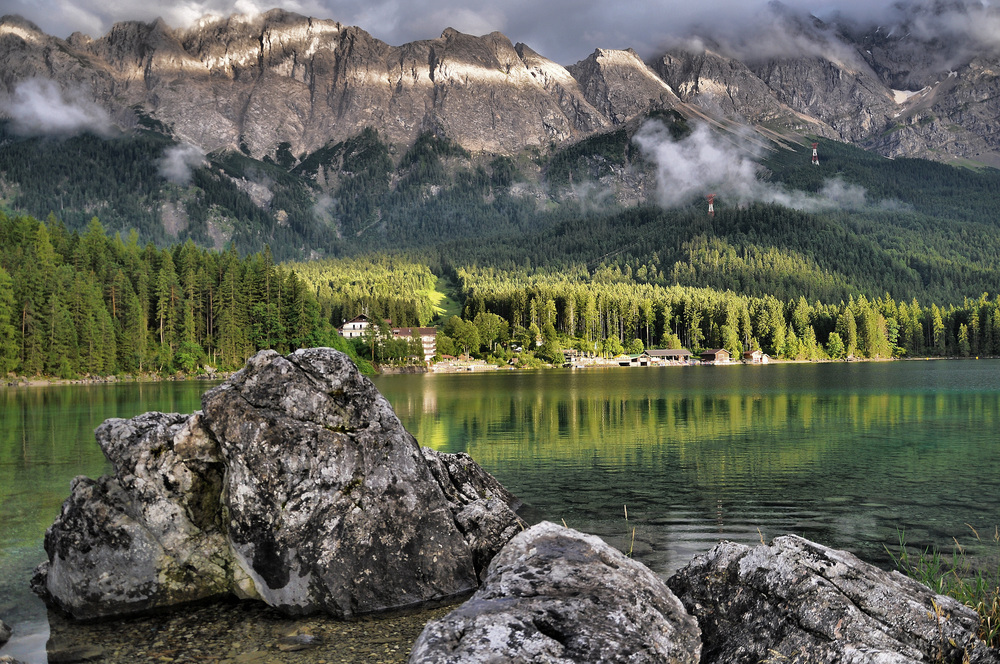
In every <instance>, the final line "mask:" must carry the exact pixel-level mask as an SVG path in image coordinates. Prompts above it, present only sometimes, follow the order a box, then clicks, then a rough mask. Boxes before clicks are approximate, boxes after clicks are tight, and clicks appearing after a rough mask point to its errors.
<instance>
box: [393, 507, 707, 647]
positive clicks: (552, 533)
mask: <svg viewBox="0 0 1000 664" xmlns="http://www.w3.org/2000/svg"><path fill="white" fill-rule="evenodd" d="M700 651H701V642H700V640H699V631H698V625H697V623H696V622H695V620H694V619H693V618H692V617H691V616H690V615H688V613H687V612H686V611H685V610H684V607H683V606H682V605H681V603H680V602H679V601H678V599H677V598H676V597H675V596H674V595H673V593H671V592H670V590H669V589H668V588H667V587H666V585H665V584H664V583H663V581H661V580H660V578H659V577H657V576H656V575H655V574H654V573H653V572H651V571H650V570H649V569H648V568H647V567H646V566H644V565H642V564H641V563H638V562H636V561H633V560H631V559H629V558H627V557H626V556H624V555H623V554H622V553H620V552H619V551H617V550H615V549H613V548H612V547H610V546H608V545H607V544H605V543H604V542H603V541H602V540H600V539H599V538H597V537H594V536H592V535H584V534H583V533H580V532H577V531H575V530H571V529H568V528H563V527H560V526H557V525H555V524H552V523H548V522H543V523H540V524H538V525H536V526H534V527H532V528H531V529H530V530H527V531H525V532H523V533H521V534H520V535H518V536H517V537H515V538H514V539H512V540H511V541H510V542H509V543H508V544H507V546H506V547H504V549H503V550H502V551H501V552H500V554H499V555H497V556H496V558H494V559H493V562H492V563H491V565H490V567H489V570H488V572H487V575H486V578H485V579H484V580H483V585H482V587H481V588H480V589H479V590H478V591H477V592H476V594H475V595H474V596H473V597H472V598H471V599H470V600H468V601H467V602H465V604H463V605H462V606H460V607H459V608H458V609H456V610H454V611H452V612H451V613H449V614H448V615H446V616H445V617H444V618H441V619H440V620H437V621H433V622H431V623H428V625H427V627H425V628H424V631H423V633H421V635H420V638H418V639H417V642H416V643H415V644H414V646H413V651H412V654H411V656H410V662H411V664H415V663H421V664H428V663H431V662H434V663H442V664H443V663H447V662H454V663H458V662H462V663H463V664H474V663H476V662H482V663H486V662H566V663H569V662H632V663H634V664H640V663H642V662H670V663H674V662H676V663H680V662H691V663H694V662H697V661H698V657H699V653H700Z"/></svg>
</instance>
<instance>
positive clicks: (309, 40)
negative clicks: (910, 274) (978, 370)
mask: <svg viewBox="0 0 1000 664" xmlns="http://www.w3.org/2000/svg"><path fill="white" fill-rule="evenodd" d="M959 9H961V11H959ZM907 12H909V13H907ZM977 12H978V13H977ZM990 12H992V13H990ZM897 14H898V15H897V16H896V17H895V18H894V19H893V21H892V22H891V23H890V24H887V25H884V26H866V25H860V24H849V23H848V22H846V21H843V20H841V19H839V18H838V19H836V20H831V21H830V22H824V21H820V20H819V19H817V18H815V17H811V16H808V15H804V14H803V13H801V12H798V11H795V10H793V9H791V8H789V7H788V6H786V5H782V4H780V3H772V6H771V8H770V13H769V15H768V20H767V21H763V20H762V21H761V22H760V25H759V26H757V27H756V28H753V29H748V30H746V31H744V33H745V34H741V35H737V36H735V37H733V38H732V40H731V41H729V42H726V41H725V39H724V38H723V37H722V35H715V37H716V39H715V40H712V39H709V38H707V37H698V38H692V39H690V40H689V41H687V42H683V45H682V46H678V47H676V48H672V49H670V50H669V51H667V52H666V53H664V54H663V55H662V56H660V57H656V58H653V59H651V60H649V61H648V62H644V61H643V59H642V58H640V57H639V55H638V54H637V53H636V52H635V51H633V50H631V49H625V50H613V49H604V48H597V49H595V50H594V51H593V53H592V54H591V55H590V56H589V57H587V58H585V59H584V60H581V61H580V62H578V63H576V64H575V65H572V66H570V67H568V68H566V67H562V66H560V65H559V64H557V63H555V62H553V61H551V60H549V59H547V58H545V57H544V56H543V55H541V54H539V53H537V52H536V51H534V50H533V49H532V48H531V47H530V46H528V45H525V44H516V45H515V44H513V43H512V42H511V40H510V39H508V38H507V37H506V36H505V35H504V34H502V33H500V32H492V33H489V34H485V35H481V36H475V35H469V34H465V33H462V32H460V31H458V30H456V29H454V28H447V29H445V30H444V31H442V33H441V36H440V37H438V38H436V39H429V40H420V41H415V42H411V43H408V44H403V45H401V46H391V45H389V44H386V43H384V42H382V41H380V40H378V39H376V38H374V37H373V36H371V35H370V34H369V33H367V32H366V31H365V30H363V29H362V28H358V27H352V26H344V25H342V24H340V23H338V22H336V21H332V20H321V19H315V18H309V17H306V16H302V15H299V14H295V13H292V12H287V11H284V10H280V9H275V10H271V11H268V12H265V13H261V14H253V15H233V16H228V17H219V16H213V17H206V18H204V19H202V20H201V21H198V22H197V23H196V24H194V25H193V26H191V27H189V28H186V29H183V30H175V29H172V28H171V27H170V26H168V25H166V24H165V23H164V22H163V21H160V20H157V21H154V22H152V23H141V22H125V23H119V24H116V25H115V26H113V27H112V28H111V30H109V32H108V33H107V34H106V35H104V36H101V37H99V38H97V39H91V38H90V37H87V36H86V35H73V37H71V38H70V39H69V40H68V41H65V42H64V41H62V40H58V39H56V38H54V37H50V36H48V35H45V34H43V33H41V32H40V31H39V30H38V28H37V26H35V25H33V24H31V23H30V22H29V21H25V20H24V19H21V18H19V17H4V18H3V19H2V20H0V67H2V71H3V72H4V75H3V79H2V84H3V86H4V88H5V90H3V91H0V93H2V92H6V94H7V95H8V96H9V95H10V94H12V93H13V92H14V90H15V89H16V88H17V86H18V85H19V84H20V83H21V82H23V81H25V80H28V79H31V78H38V77H42V78H49V79H52V80H54V81H56V82H57V83H59V84H60V85H62V86H63V87H64V88H65V87H67V86H69V87H75V88H83V89H86V90H87V91H88V94H90V95H92V96H93V99H94V100H95V101H96V102H97V103H99V104H100V105H102V106H104V107H105V108H106V109H107V110H108V111H109V112H110V113H111V116H112V117H114V118H125V117H127V116H129V115H130V114H133V113H134V111H133V109H136V108H138V109H141V112H142V113H143V114H145V115H148V116H151V117H152V118H154V119H156V120H158V121H159V122H161V123H162V124H163V125H164V126H165V127H167V128H169V130H170V131H171V132H172V133H173V134H174V135H175V136H176V137H178V138H182V139H184V140H186V141H189V142H192V143H195V144H196V145H198V146H199V147H200V148H201V149H203V150H205V151H211V150H217V149H230V150H237V149H239V150H243V151H245V152H247V153H248V154H250V155H252V156H254V157H257V158H263V157H266V156H271V157H274V156H275V155H276V154H277V150H278V147H279V146H284V147H282V149H287V150H290V151H291V154H292V155H294V156H299V155H305V154H308V153H310V152H313V151H315V150H317V149H319V148H321V147H323V146H325V145H327V144H328V143H331V142H337V141H341V140H345V139H347V138H351V137H353V136H356V135H358V134H359V133H360V132H361V131H362V130H364V129H365V128H368V127H372V128H375V129H377V130H378V131H379V132H380V133H381V134H382V136H383V137H384V138H385V139H387V140H389V141H390V142H393V143H398V144H403V145H408V144H410V143H412V142H413V141H414V140H415V139H416V137H417V136H418V135H419V134H420V133H421V132H425V131H432V132H436V133H439V134H443V135H447V136H448V137H449V138H451V139H452V140H454V141H456V142H457V143H459V144H460V145H462V146H463V147H465V148H466V149H468V150H471V151H473V152H479V151H483V152H492V153H505V154H510V153H515V152H518V151H520V150H523V149H525V148H526V147H531V146H547V145H549V144H550V143H552V142H555V143H557V144H558V143H561V142H565V141H575V140H578V139H581V138H584V137H586V136H588V135H589V134H591V133H593V132H596V131H601V130H604V129H606V128H608V127H612V126H617V125H621V124H623V123H625V122H628V121H629V120H630V119H632V118H635V117H636V116H638V115H641V114H643V113H647V112H648V111H649V110H650V109H654V108H674V107H678V104H681V103H685V104H691V105H693V107H699V108H698V109H697V112H698V113H702V114H704V113H707V114H708V115H715V116H723V117H724V118H726V119H728V120H730V121H736V122H742V123H748V124H751V125H765V124H766V125H768V127H769V129H770V130H774V129H779V130H781V131H787V132H792V133H809V134H818V135H822V136H827V137H831V138H837V139H840V140H845V141H851V142H855V143H858V144H860V145H863V146H866V147H869V148H876V149H878V150H880V151H882V152H883V153H884V154H892V155H896V154H910V155H920V156H930V157H934V156H938V157H939V158H940V154H941V150H942V146H943V145H947V150H953V151H957V153H958V154H957V155H956V156H964V157H971V158H976V159H981V160H982V159H985V161H987V162H988V163H990V161H991V159H993V157H991V156H990V155H991V154H993V153H995V152H996V153H1000V138H997V137H998V136H1000V132H996V131H992V130H991V129H990V128H991V127H993V123H992V122H991V121H990V117H996V115H997V114H998V113H997V111H998V110H1000V109H997V108H996V105H997V102H996V101H995V100H996V99H997V98H998V96H997V95H996V94H995V88H996V86H997V83H996V75H995V73H992V72H995V70H996V69H997V63H998V62H1000V57H998V55H997V52H996V48H994V47H991V46H989V44H991V43H993V42H996V41H997V40H996V39H995V36H993V37H990V36H989V35H984V34H980V36H979V37H976V38H975V39H973V42H974V43H971V44H970V43H961V44H959V43H958V42H957V40H951V42H949V41H948V39H947V38H946V37H947V35H948V34H951V33H949V32H948V30H952V31H954V29H955V28H954V27H951V28H949V27H947V26H948V25H955V24H961V23H962V22H963V21H964V22H965V23H969V22H975V21H980V22H982V23H983V24H984V25H985V26H987V28H988V26H990V25H993V23H990V21H991V20H993V18H995V17H996V15H998V11H997V10H995V9H992V8H989V7H986V8H979V9H976V8H974V7H970V6H967V5H961V4H959V5H955V4H954V3H949V2H934V3H929V4H928V3H925V4H924V5H921V6H920V7H918V8H916V9H913V10H910V9H907V10H906V11H904V10H900V11H899V12H897ZM772 19H773V20H772ZM949 21H951V22H952V23H950V24H949ZM956 22H957V23H956ZM935 26H938V27H935ZM940 26H945V27H940ZM755 30H758V31H760V30H762V31H763V32H755ZM983 30H986V28H983V29H980V31H979V32H980V33H983ZM751 33H752V35H751ZM991 39H992V42H991V41H990V40H991ZM991 48H992V49H993V50H991ZM970 49H971V51H970ZM977 49H978V50H977ZM972 62H976V63H977V64H976V66H972V65H971V63H972ZM912 93H920V97H919V99H917V98H916V97H915V96H914V95H913V94H912ZM0 96H3V95H2V94H0ZM903 102H905V103H903ZM918 102H919V103H918ZM133 122H134V119H133ZM126 124H127V123H126ZM929 127H938V128H939V130H936V131H934V132H929V129H928V128H929ZM944 128H949V129H947V132H950V136H951V138H949V139H948V140H945V139H946V138H948V136H947V135H946V132H945V129H944ZM900 131H902V133H901V134H899V135H894V134H897V133H898V132H900ZM887 137H888V138H887ZM952 139H954V140H952ZM942 141H944V143H942ZM996 160H997V162H1000V156H997V157H996Z"/></svg>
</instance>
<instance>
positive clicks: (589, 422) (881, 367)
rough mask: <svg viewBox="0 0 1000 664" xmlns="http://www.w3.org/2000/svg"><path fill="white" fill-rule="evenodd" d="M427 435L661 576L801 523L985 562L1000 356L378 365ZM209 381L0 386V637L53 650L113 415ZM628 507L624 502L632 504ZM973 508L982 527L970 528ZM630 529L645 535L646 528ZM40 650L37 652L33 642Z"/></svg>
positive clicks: (866, 548)
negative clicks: (504, 367) (65, 551)
mask: <svg viewBox="0 0 1000 664" xmlns="http://www.w3.org/2000/svg"><path fill="white" fill-rule="evenodd" d="M375 383H376V385H377V387H378V388H379V389H380V390H382V392H383V393H384V394H385V395H386V396H387V397H388V398H389V400H390V402H391V403H392V404H393V406H394V407H395V408H396V412H397V414H398V415H399V417H400V418H401V419H402V421H403V423H404V424H405V425H406V426H407V428H408V429H409V430H410V431H411V432H412V433H413V434H414V435H415V436H416V438H417V440H418V441H419V442H420V443H421V444H422V445H427V446H430V447H434V448H436V449H440V450H442V451H448V452H457V451H464V452H468V453H469V454H470V455H472V457H473V458H475V459H476V460H477V461H478V462H479V463H480V464H482V465H483V466H484V467H485V468H486V469H487V470H489V471H490V472H492V473H494V474H495V475H496V476H497V477H498V478H499V479H500V481H501V482H503V483H504V484H505V485H506V486H507V487H508V488H509V489H511V490H512V491H513V492H514V493H515V494H517V495H518V496H519V497H520V498H521V499H522V500H523V501H524V502H525V504H526V506H525V508H524V512H523V513H524V515H525V516H526V518H528V519H529V520H530V521H537V520H540V519H548V520H552V521H556V522H565V523H566V524H567V525H569V526H571V527H574V528H578V529H580V530H584V531H587V532H591V533H595V534H598V535H600V536H602V537H604V538H605V539H607V540H608V541H609V542H611V543H612V544H613V545H615V546H617V547H619V548H621V549H623V550H628V549H629V548H632V549H633V551H634V555H635V556H636V557H637V558H638V559H640V560H642V561H643V562H645V563H646V564H647V565H649V566H650V567H651V568H652V569H654V570H655V571H657V572H659V573H661V574H664V575H667V574H669V573H672V572H673V571H674V570H676V569H677V568H678V567H680V566H682V565H683V564H685V563H686V562H687V561H688V560H689V559H690V557H691V556H692V555H694V554H695V553H699V552H702V551H706V550H707V549H709V548H710V547H711V546H712V545H713V544H715V543H716V542H717V541H719V540H720V539H732V540H736V541H740V542H746V543H754V542H759V541H760V539H761V538H764V539H767V540H769V539H770V538H772V537H774V536H776V535H780V534H785V533H796V534H800V535H803V536H805V537H808V538H810V539H814V540H816V541H818V542H821V543H823V544H827V545H830V546H834V547H837V548H844V549H848V550H850V551H853V552H855V553H857V554H858V555H860V556H861V557H862V558H865V559H866V560H870V561H872V562H875V563H877V564H881V565H886V564H887V563H888V556H887V554H886V552H885V547H887V546H888V547H890V548H892V547H894V546H896V544H897V542H898V534H899V532H900V531H901V530H902V531H904V532H905V536H906V540H907V541H908V542H909V543H910V544H912V545H915V546H918V547H920V548H923V547H925V546H940V547H944V548H946V549H948V550H949V551H950V547H951V545H952V543H953V538H957V539H958V541H960V542H961V543H962V544H963V545H966V546H968V547H970V549H969V550H970V551H971V552H972V554H973V555H974V556H976V557H977V560H983V561H985V560H987V559H988V558H989V557H990V556H991V555H992V553H993V551H994V547H993V545H992V542H991V543H990V544H989V545H980V544H977V543H976V541H975V537H974V534H973V531H972V528H975V529H976V530H978V532H979V533H980V534H981V535H982V537H983V538H984V539H989V538H991V537H992V536H993V533H994V528H995V527H996V526H997V525H998V524H1000V509H998V508H1000V444H998V423H1000V422H998V421H1000V360H980V361H907V362H888V363H856V364H773V365H768V366H742V365H741V366H730V367H700V366H698V367H663V368H628V369H624V368H609V369H594V370H582V371H573V370H549V371H538V372H496V373H482V374H429V375H399V376H380V377H377V378H376V379H375ZM207 387H208V384H206V383H204V382H200V381H188V382H162V383H144V384H134V383H132V384H117V385H93V386H75V385H70V386H54V387H31V388H0V617H2V618H3V619H4V620H6V621H7V622H8V623H9V624H11V625H12V626H13V627H14V628H15V630H16V633H17V637H16V638H15V639H14V640H12V642H11V643H10V644H9V645H8V646H6V647H5V648H3V649H0V654H8V653H10V654H15V655H17V654H22V655H24V653H37V652H38V648H39V643H40V644H41V646H40V647H41V651H42V652H44V639H45V634H46V633H47V620H46V612H45V609H44V606H43V605H42V604H41V603H40V602H39V601H38V600H37V599H35V598H34V596H33V595H31V593H30V591H29V590H28V587H27V583H28V580H29V578H30V576H31V571H32V569H33V568H34V566H35V565H37V564H38V563H39V562H41V561H42V560H43V559H44V552H43V550H42V540H43V537H44V533H45V529H46V528H47V527H48V525H49V524H50V523H51V522H52V520H53V519H54V518H55V516H56V515H57V514H58V512H59V507H60V505H61V503H62V501H63V500H64V499H65V498H66V497H67V495H68V493H69V482H70V480H71V479H72V478H73V477H74V476H76V475H89V476H98V475H100V474H103V473H106V472H108V470H109V468H108V465H107V463H106V461H105V460H104V458H103V456H102V454H101V452H100V450H99V448H98V447H97V444H96V442H94V438H93V429H94V428H95V427H96V426H97V425H98V424H100V422H102V421H103V420H104V419H106V418H108V417H131V416H133V415H137V414H139V413H142V412H145V411H147V410H161V411H168V412H192V411H194V410H196V409H198V408H199V407H200V396H201V393H202V392H203V391H204V390H205V389H207ZM626 510H627V513H628V520H627V521H626V519H625V512H626ZM970 526H971V528H970ZM633 533H634V539H633ZM29 661H30V660H29Z"/></svg>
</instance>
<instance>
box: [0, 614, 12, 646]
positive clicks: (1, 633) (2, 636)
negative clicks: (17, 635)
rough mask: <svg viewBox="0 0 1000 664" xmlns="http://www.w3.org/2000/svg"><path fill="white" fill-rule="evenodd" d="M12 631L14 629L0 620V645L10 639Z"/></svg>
mask: <svg viewBox="0 0 1000 664" xmlns="http://www.w3.org/2000/svg"><path fill="white" fill-rule="evenodd" d="M13 633H14V631H13V630H12V629H11V628H10V627H8V626H7V623H5V622H4V621H2V620H0V646H2V645H3V644H5V643H7V642H8V641H10V637H11V634H13Z"/></svg>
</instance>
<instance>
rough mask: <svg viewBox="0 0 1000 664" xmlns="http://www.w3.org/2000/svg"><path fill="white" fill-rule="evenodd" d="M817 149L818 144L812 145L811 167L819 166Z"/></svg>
mask: <svg viewBox="0 0 1000 664" xmlns="http://www.w3.org/2000/svg"><path fill="white" fill-rule="evenodd" d="M818 147H819V143H813V166H819V154H817V152H816V148H818Z"/></svg>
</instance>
